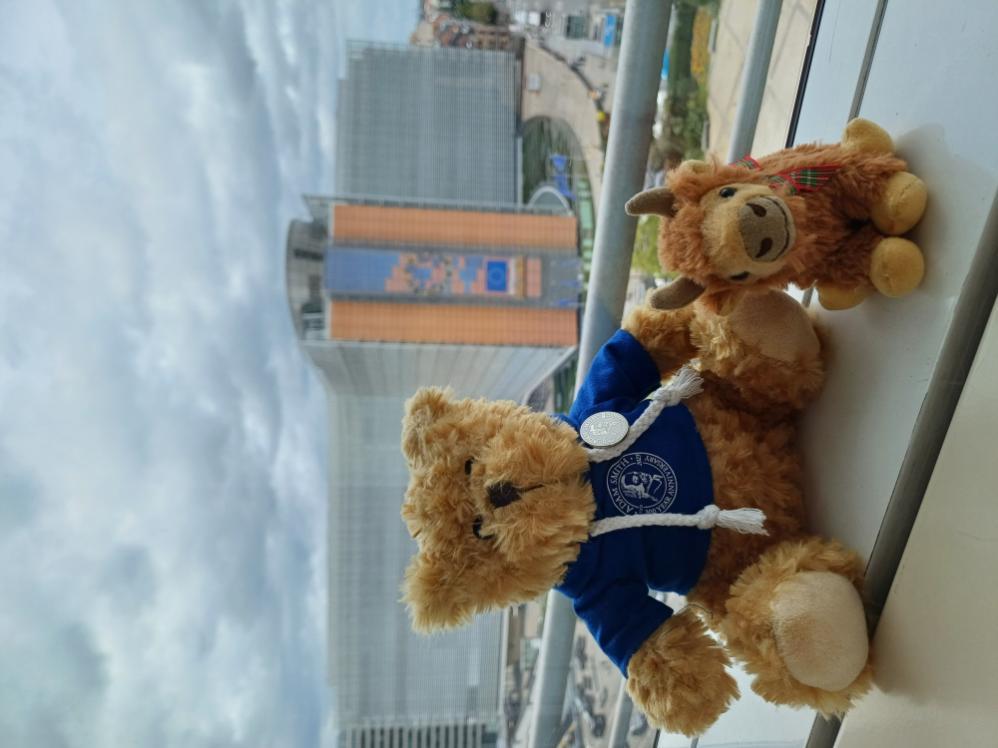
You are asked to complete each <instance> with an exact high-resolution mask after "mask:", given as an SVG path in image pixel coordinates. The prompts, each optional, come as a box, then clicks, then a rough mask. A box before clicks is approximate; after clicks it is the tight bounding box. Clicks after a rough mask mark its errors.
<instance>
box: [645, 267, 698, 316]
mask: <svg viewBox="0 0 998 748" xmlns="http://www.w3.org/2000/svg"><path fill="white" fill-rule="evenodd" d="M703 292H704V287H703V286H701V285H700V284H699V283H697V282H696V281H694V280H690V279H689V278H687V277H685V276H682V275H681V276H679V277H678V278H676V280H674V281H672V283H669V284H668V285H666V286H662V287H661V288H656V289H655V290H654V291H652V292H651V293H650V294H648V305H649V306H650V307H651V308H652V309H679V308H681V307H684V306H686V305H687V304H692V303H693V302H694V301H696V300H697V298H698V297H699V296H700V294H702V293H703Z"/></svg>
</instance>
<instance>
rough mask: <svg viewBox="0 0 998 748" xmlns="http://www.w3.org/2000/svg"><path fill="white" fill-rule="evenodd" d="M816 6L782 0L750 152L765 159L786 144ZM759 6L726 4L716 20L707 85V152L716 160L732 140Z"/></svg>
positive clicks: (750, 0)
mask: <svg viewBox="0 0 998 748" xmlns="http://www.w3.org/2000/svg"><path fill="white" fill-rule="evenodd" d="M816 4H817V0H784V3H783V7H782V9H781V11H780V23H779V25H778V26H777V29H776V39H775V41H774V43H773V57H772V59H771V61H770V64H769V78H768V81H767V83H766V92H765V94H764V96H763V99H762V109H761V110H760V112H759V123H758V125H757V126H756V132H755V141H754V142H753V145H752V153H755V154H759V155H765V154H767V153H771V152H772V151H778V150H780V149H781V148H783V147H784V146H785V145H786V140H787V133H788V131H789V127H790V116H791V114H792V113H793V107H794V98H795V97H796V95H797V84H798V81H799V80H800V73H801V68H802V66H803V63H804V52H805V50H806V49H807V42H808V37H809V36H810V32H811V19H812V18H813V17H814V10H815V6H816ZM758 5H759V3H758V0H725V1H724V2H722V3H721V10H720V13H719V15H718V18H717V29H716V32H715V34H714V35H713V40H714V42H713V48H712V50H711V58H710V72H709V73H708V84H707V86H708V88H707V95H708V100H707V111H708V114H709V116H710V137H709V139H708V150H709V151H711V152H712V153H715V154H717V155H718V156H720V157H721V158H724V157H725V156H726V155H727V152H728V144H729V143H730V141H731V128H732V125H733V123H734V120H735V112H736V110H737V108H738V96H739V93H740V91H741V76H742V66H743V64H744V62H745V52H746V50H747V49H748V44H749V38H750V37H751V35H752V27H753V25H754V24H755V15H756V11H757V9H758Z"/></svg>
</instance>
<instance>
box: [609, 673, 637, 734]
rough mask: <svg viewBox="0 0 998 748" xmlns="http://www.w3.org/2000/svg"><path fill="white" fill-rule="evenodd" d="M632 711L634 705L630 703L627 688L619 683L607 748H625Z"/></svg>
mask: <svg viewBox="0 0 998 748" xmlns="http://www.w3.org/2000/svg"><path fill="white" fill-rule="evenodd" d="M633 709H634V704H632V703H631V697H630V696H628V694H627V688H626V686H625V685H624V684H623V683H621V684H620V693H618V694H617V706H616V707H615V708H614V710H613V723H612V724H611V725H610V740H609V742H608V743H607V746H608V748H627V732H628V730H629V729H630V727H631V712H632V711H633Z"/></svg>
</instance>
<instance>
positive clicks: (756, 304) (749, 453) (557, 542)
mask: <svg viewBox="0 0 998 748" xmlns="http://www.w3.org/2000/svg"><path fill="white" fill-rule="evenodd" d="M694 361H695V367H694V365H693V364H694ZM823 376H824V368H823V363H822V346H821V342H820V339H819V337H818V335H817V333H816V332H815V329H814V327H813V325H812V323H811V320H810V318H809V317H808V315H807V313H806V312H805V310H804V309H803V308H802V307H801V306H800V305H799V304H798V303H797V302H796V301H795V300H793V299H792V298H791V297H790V296H788V295H787V294H785V293H783V292H782V291H766V292H760V293H757V294H745V295H743V296H741V297H740V298H739V299H738V300H737V302H736V303H735V304H734V306H733V308H732V309H731V310H729V311H728V312H727V313H726V314H719V313H717V312H716V311H715V310H713V309H712V308H711V306H710V305H709V304H704V303H701V302H696V303H694V304H692V305H687V306H684V307H681V308H677V309H666V310H661V309H654V308H652V307H650V306H647V305H646V306H642V307H639V308H638V309H636V310H634V311H633V312H632V313H631V314H630V315H629V316H628V317H627V318H626V320H625V322H624V324H623V325H622V328H621V329H620V330H618V331H617V332H616V333H615V334H614V335H613V336H612V337H611V338H610V340H609V341H607V342H606V344H605V345H604V346H603V347H602V348H601V349H600V351H599V353H598V355H597V356H596V357H595V359H594V361H593V364H592V366H591V368H590V370H589V372H588V375H587V376H586V378H585V381H584V382H583V384H582V386H581V387H580V388H579V391H578V394H577V397H576V399H575V401H574V403H573V406H572V408H571V410H570V412H569V413H568V414H565V415H561V416H550V415H548V414H545V413H540V412H536V411H533V410H530V409H529V408H527V407H526V406H522V405H518V404H516V403H513V402H505V401H499V402H491V401H487V400H483V399H477V400H476V399H457V398H455V397H454V396H453V395H452V394H451V393H449V392H448V391H447V390H443V389H439V388H432V387H431V388H424V389H421V390H419V391H418V392H417V393H416V394H415V395H414V396H413V397H412V398H411V399H410V400H409V401H408V402H407V404H406V411H405V415H404V418H403V423H402V452H403V454H404V456H405V459H406V461H407V464H408V468H409V474H410V480H409V485H408V488H407V491H406V494H405V498H404V501H403V504H402V509H401V513H402V517H403V520H404V521H405V523H406V525H407V527H408V530H409V533H410V534H411V536H412V537H413V538H414V540H415V542H416V545H417V547H418V550H417V552H416V554H415V556H414V557H413V559H412V561H411V562H410V564H409V566H408V568H407V570H406V573H405V579H404V582H403V585H402V588H403V599H404V601H405V603H406V604H407V606H408V607H409V610H410V614H411V619H412V625H413V627H414V628H415V629H416V630H417V631H421V632H430V631H434V630H439V629H444V628H449V627H454V626H459V625H461V624H463V623H465V622H467V621H468V620H469V619H470V618H471V617H472V616H474V615H476V614H479V613H483V612H486V611H490V610H497V609H502V608H504V607H507V606H510V605H514V604H520V603H524V602H527V601H530V600H532V599H534V598H536V597H538V596H539V595H541V594H543V593H544V592H546V591H548V590H549V589H551V588H552V587H554V588H556V589H558V590H559V591H560V592H562V593H564V594H565V595H567V596H568V597H569V598H571V600H572V602H573V607H574V609H575V612H576V613H577V615H578V616H579V618H581V619H582V620H583V621H584V622H585V623H586V625H587V626H588V627H589V629H590V631H591V632H592V634H593V636H594V637H595V639H596V641H597V643H598V644H599V645H600V647H601V648H602V649H603V650H604V652H605V653H606V654H607V655H608V657H609V658H610V659H611V660H612V661H613V662H614V663H615V664H616V665H617V666H618V667H619V669H620V671H621V673H622V674H623V675H624V677H625V678H626V684H627V689H628V692H629V694H630V695H631V697H632V698H633V700H634V702H635V703H636V704H637V706H638V707H639V708H640V709H642V710H643V711H644V712H645V714H646V715H647V716H648V718H649V720H650V721H651V722H652V723H654V724H656V725H660V726H663V727H665V728H666V729H668V730H670V731H673V732H681V733H685V734H687V735H697V734H700V733H702V732H703V731H704V730H706V728H707V727H709V726H710V725H711V724H712V723H713V722H714V721H715V720H716V719H717V717H718V716H719V715H720V714H721V713H723V712H724V711H725V709H726V708H727V707H728V705H729V703H730V702H731V700H732V699H734V698H736V697H737V695H738V689H737V686H736V684H735V681H734V679H733V678H732V676H731V675H730V673H728V671H727V669H726V668H727V667H728V665H729V664H730V660H729V658H730V657H734V658H737V659H738V660H740V661H741V663H742V664H743V666H744V667H745V669H746V670H747V671H748V672H749V673H751V674H752V676H753V677H754V681H753V685H752V687H753V689H754V690H755V691H756V692H757V693H759V694H760V695H761V696H763V697H764V698H765V699H768V700H769V701H771V702H774V703H778V704H789V705H795V706H805V707H811V708H813V709H816V710H818V711H820V712H822V713H824V714H841V713H843V712H844V711H845V710H846V709H847V708H848V707H849V706H850V705H851V704H852V702H853V701H854V700H855V699H856V698H857V697H859V696H860V695H862V694H863V693H864V692H865V691H866V690H867V689H868V688H869V685H870V682H871V672H872V670H871V664H870V655H869V646H868V633H867V628H866V620H865V615H864V609H863V604H862V600H861V597H860V590H861V587H862V581H863V564H862V563H861V560H860V558H859V557H858V556H857V555H856V553H855V552H853V551H851V550H849V549H848V548H846V547H845V546H843V545H842V544H840V543H838V542H836V541H834V540H825V539H822V538H819V537H817V536H814V535H812V534H810V533H808V532H807V531H806V529H805V527H804V512H803V503H802V489H801V484H802V465H801V456H800V454H799V452H798V444H797V426H796V421H797V416H798V414H799V412H800V410H801V409H802V408H803V407H804V406H805V405H806V404H807V403H808V402H810V401H811V400H812V399H813V398H814V397H815V396H816V394H817V393H818V391H819V390H820V388H821V385H822V381H823ZM663 379H665V380H667V383H666V384H665V385H662V384H661V382H662V380H663ZM649 589H652V590H658V591H671V592H676V593H680V594H683V595H685V596H686V599H687V601H688V604H687V606H686V607H684V608H683V609H681V610H679V611H673V610H671V609H670V608H669V607H668V606H666V605H664V604H663V603H661V602H659V601H658V600H657V599H656V598H654V597H652V596H651V595H649ZM710 630H712V631H713V634H714V635H713V636H712V635H711V633H710Z"/></svg>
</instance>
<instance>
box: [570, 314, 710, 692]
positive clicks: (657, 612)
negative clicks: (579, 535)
mask: <svg viewBox="0 0 998 748" xmlns="http://www.w3.org/2000/svg"><path fill="white" fill-rule="evenodd" d="M660 384H661V382H660V377H659V371H658V367H657V366H656V365H655V362H654V361H652V358H651V356H650V355H649V354H648V352H647V351H646V350H645V349H644V348H643V347H642V346H641V344H640V343H639V342H638V341H637V340H636V339H635V338H634V337H633V336H632V335H631V334H630V333H628V332H627V331H625V330H619V331H617V333H616V334H615V335H614V336H613V337H612V338H610V340H609V341H607V343H606V344H605V345H604V346H603V348H601V349H600V352H599V353H598V354H597V355H596V358H595V360H594V361H593V364H592V366H591V367H590V369H589V374H588V375H587V376H586V380H585V382H584V383H583V385H582V388H581V389H580V390H579V393H578V396H577V397H576V399H575V402H574V403H573V404H572V409H571V411H570V412H569V413H568V415H567V416H566V415H560V416H559V418H561V419H562V420H564V421H566V422H567V423H569V424H570V425H571V426H572V427H573V428H575V430H576V431H578V430H579V427H580V425H581V424H582V422H583V421H584V420H585V419H586V418H588V417H589V416H590V415H592V414H593V413H598V412H600V411H607V410H611V411H615V412H617V413H620V414H621V415H623V416H624V417H625V418H626V419H627V422H628V423H634V421H635V420H637V418H638V416H640V415H641V413H643V412H644V410H645V408H646V407H648V402H649V401H647V400H645V399H644V398H645V397H647V396H648V395H649V394H651V392H652V391H653V390H655V389H657V388H658V387H659V385H660ZM588 479H589V482H590V484H591V486H592V491H593V497H594V499H595V500H596V517H595V518H596V519H597V520H599V519H605V518H607V517H617V516H621V515H632V514H650V513H662V512H673V513H677V514H695V513H696V512H698V511H699V510H700V509H702V508H703V507H705V506H706V505H708V504H711V503H713V485H712V481H711V472H710V463H709V462H708V460H707V451H706V449H705V448H704V446H703V441H702V440H701V439H700V434H699V433H698V432H697V427H696V423H695V422H694V420H693V416H692V414H691V413H690V411H689V410H688V409H687V408H686V406H685V405H682V404H678V405H674V406H672V407H669V408H666V409H665V410H663V411H662V413H661V414H660V415H659V416H658V418H657V419H656V420H655V422H654V423H653V424H652V425H651V426H650V427H649V428H648V430H647V431H645V432H644V433H643V434H642V435H641V436H640V437H639V438H638V440H637V441H636V442H635V443H634V444H633V445H631V447H630V448H629V449H628V450H627V451H626V452H624V453H623V454H622V455H620V456H619V457H616V458H614V459H611V460H608V461H606V462H599V463H590V465H589V475H588ZM709 545H710V531H709V530H699V529H696V528H691V527H661V526H659V527H637V528H630V529H626V530H617V531H614V532H609V533H607V534H605V535H599V536H598V537H595V538H590V539H589V540H588V541H587V542H585V543H583V544H582V546H581V549H580V551H579V556H578V558H577V559H576V560H575V561H574V562H573V563H572V564H571V565H570V566H569V568H568V572H567V574H566V575H565V579H564V581H562V583H561V584H560V585H558V587H557V588H556V589H558V590H559V591H560V592H562V593H564V594H565V595H567V596H568V597H569V598H571V600H572V602H573V605H574V608H575V613H576V614H577V615H578V616H579V618H581V619H582V620H583V621H585V623H586V625H587V626H588V627H589V630H590V631H591V632H592V634H593V636H594V637H595V639H596V641H597V643H599V645H600V647H601V648H602V649H603V651H604V652H606V654H607V656H608V657H609V658H610V659H611V660H613V662H614V664H616V665H617V667H618V668H620V670H621V672H622V673H623V674H624V676H625V677H626V676H627V664H628V662H629V661H630V659H631V656H632V655H633V654H634V653H635V652H636V651H637V650H638V648H639V647H640V646H641V644H642V643H643V642H644V641H645V640H646V639H647V638H648V637H649V636H651V634H652V633H654V631H655V630H656V629H657V628H658V627H659V626H661V625H662V623H664V622H665V621H666V620H667V619H668V618H669V616H671V615H672V612H673V611H672V609H671V608H669V607H668V606H667V605H664V604H663V603H660V602H659V601H658V600H656V599H654V598H653V597H651V596H650V595H649V589H651V590H658V591H662V592H676V593H679V594H685V593H686V592H688V591H689V590H690V589H691V588H692V587H693V586H694V585H695V584H696V582H697V579H698V578H699V577H700V573H701V572H702V571H703V567H704V563H705V562H706V558H707V549H708V547H709Z"/></svg>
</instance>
